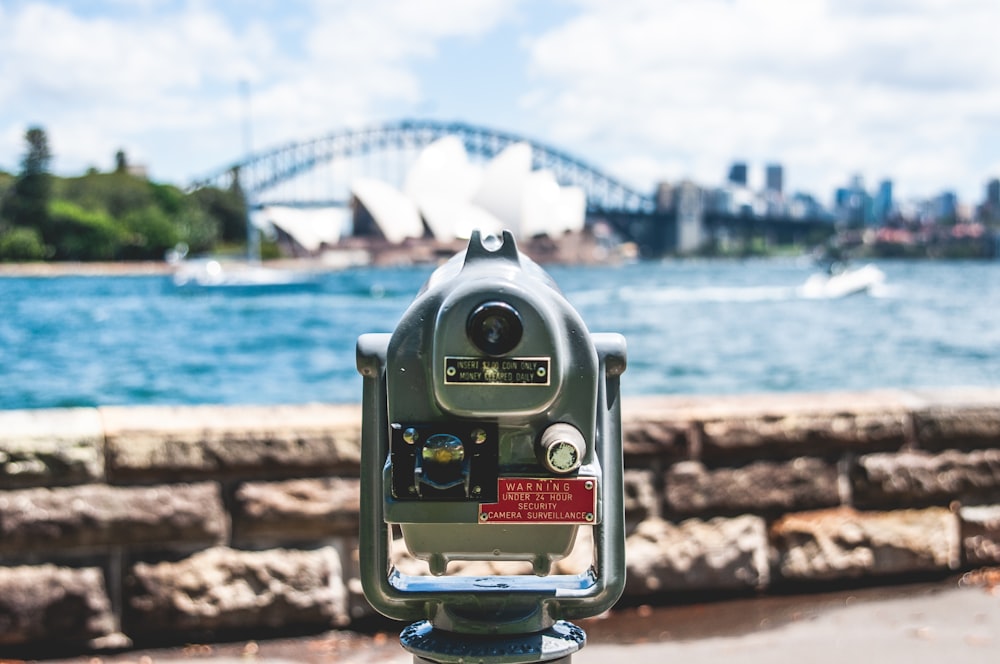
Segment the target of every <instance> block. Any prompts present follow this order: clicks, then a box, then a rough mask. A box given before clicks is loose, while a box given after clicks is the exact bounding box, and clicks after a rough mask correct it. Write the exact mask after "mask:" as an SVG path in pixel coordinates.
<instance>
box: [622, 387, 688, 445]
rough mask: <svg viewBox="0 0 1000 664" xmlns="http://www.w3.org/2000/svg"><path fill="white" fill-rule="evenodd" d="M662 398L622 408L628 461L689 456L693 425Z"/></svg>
mask: <svg viewBox="0 0 1000 664" xmlns="http://www.w3.org/2000/svg"><path fill="white" fill-rule="evenodd" d="M674 407H675V404H674V403H673V402H672V401H670V400H668V399H662V398H652V397H647V398H635V399H631V400H629V401H627V402H625V404H624V405H623V406H622V446H623V450H624V453H625V457H626V458H631V457H640V458H641V457H656V458H659V459H670V460H673V459H681V458H685V457H687V456H688V454H689V451H690V437H691V435H692V426H693V425H692V422H691V421H690V420H689V419H686V418H685V417H684V416H683V415H680V416H678V415H677V414H676V413H675V412H674V410H672V409H673V408H674Z"/></svg>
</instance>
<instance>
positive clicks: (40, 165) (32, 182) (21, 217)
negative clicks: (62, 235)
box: [0, 127, 52, 240]
mask: <svg viewBox="0 0 1000 664" xmlns="http://www.w3.org/2000/svg"><path fill="white" fill-rule="evenodd" d="M24 140H25V143H26V144H27V150H26V151H25V154H24V158H23V159H22V160H21V172H20V174H19V175H18V177H17V180H15V181H14V186H13V191H11V192H10V193H9V194H8V195H7V196H6V197H5V198H4V201H3V209H2V210H0V216H3V217H4V218H5V219H6V220H7V221H8V222H10V223H11V224H13V225H15V226H25V227H34V228H38V229H40V230H41V232H42V236H43V237H44V238H45V239H46V240H47V239H48V238H47V237H46V236H47V232H46V230H47V229H46V222H47V220H48V205H49V200H50V198H51V194H52V176H51V175H50V174H49V166H50V164H51V162H52V152H51V151H50V150H49V139H48V136H47V135H46V134H45V130H44V129H42V128H41V127H31V128H29V129H28V131H27V132H25V134H24Z"/></svg>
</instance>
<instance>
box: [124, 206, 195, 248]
mask: <svg viewBox="0 0 1000 664" xmlns="http://www.w3.org/2000/svg"><path fill="white" fill-rule="evenodd" d="M122 221H123V222H124V226H125V229H126V231H127V234H128V236H127V239H126V241H125V244H124V246H123V253H122V258H125V259H144V260H149V259H158V258H163V255H164V253H165V252H166V251H167V249H170V248H171V247H173V246H174V245H176V244H177V243H178V242H179V241H180V239H181V238H180V232H179V230H178V229H177V227H176V226H175V225H174V224H173V223H172V222H171V220H170V218H169V217H167V215H166V213H164V211H163V210H161V209H160V208H158V207H156V206H152V205H151V206H149V207H147V208H145V209H143V210H134V211H132V212H129V213H128V214H127V215H125V218H124V219H123V220H122Z"/></svg>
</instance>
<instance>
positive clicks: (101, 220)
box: [48, 201, 128, 261]
mask: <svg viewBox="0 0 1000 664" xmlns="http://www.w3.org/2000/svg"><path fill="white" fill-rule="evenodd" d="M49 226H50V228H51V229H52V234H53V237H54V239H53V240H52V241H50V242H48V244H50V245H51V246H52V247H53V249H54V255H53V258H55V259H56V260H71V261H107V260H114V259H116V258H120V257H121V253H122V245H123V244H124V243H125V242H126V241H128V235H127V233H126V231H125V229H124V228H122V226H121V225H120V224H119V223H117V222H115V220H114V219H112V218H111V217H110V216H108V214H107V213H105V212H101V211H94V210H85V209H84V208H82V207H80V206H79V205H76V204H75V203H71V202H69V201H53V202H52V204H51V205H50V206H49Z"/></svg>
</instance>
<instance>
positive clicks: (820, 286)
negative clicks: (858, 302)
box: [798, 265, 885, 299]
mask: <svg viewBox="0 0 1000 664" xmlns="http://www.w3.org/2000/svg"><path fill="white" fill-rule="evenodd" d="M884 283H885V273H884V272H882V270H880V269H878V268H877V267H875V266H874V265H865V266H862V267H858V268H853V269H845V270H841V271H839V272H834V273H832V274H830V273H823V274H814V275H812V276H811V277H809V278H808V279H806V282H805V283H804V284H802V285H801V286H799V289H798V291H799V295H800V296H801V297H805V298H811V299H832V298H838V297H846V296H848V295H853V294H854V293H865V292H869V291H871V290H872V289H874V288H877V287H878V286H881V285H882V284H884Z"/></svg>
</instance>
